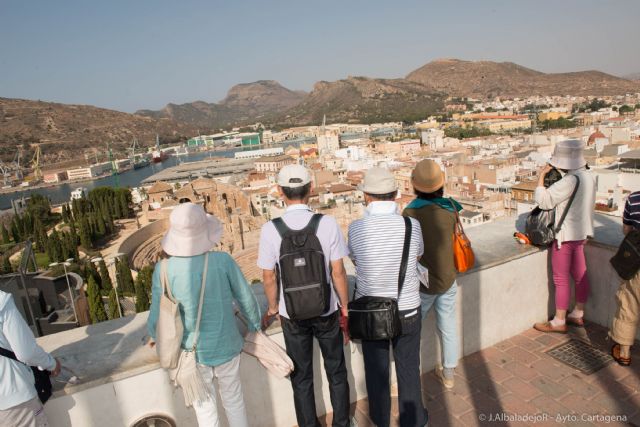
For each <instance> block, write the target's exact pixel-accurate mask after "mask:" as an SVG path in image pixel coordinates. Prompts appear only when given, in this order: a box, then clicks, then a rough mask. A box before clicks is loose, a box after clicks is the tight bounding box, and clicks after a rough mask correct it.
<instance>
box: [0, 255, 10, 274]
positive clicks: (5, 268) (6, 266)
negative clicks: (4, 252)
mask: <svg viewBox="0 0 640 427" xmlns="http://www.w3.org/2000/svg"><path fill="white" fill-rule="evenodd" d="M12 270H13V267H11V262H10V261H9V257H8V256H3V257H2V266H0V271H1V272H2V274H9V273H11V271H12Z"/></svg>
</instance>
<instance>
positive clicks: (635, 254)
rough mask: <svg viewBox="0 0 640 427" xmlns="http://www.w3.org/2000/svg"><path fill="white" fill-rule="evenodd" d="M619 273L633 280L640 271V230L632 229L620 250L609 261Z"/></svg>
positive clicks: (626, 278)
mask: <svg viewBox="0 0 640 427" xmlns="http://www.w3.org/2000/svg"><path fill="white" fill-rule="evenodd" d="M609 262H610V263H611V265H612V266H613V268H614V269H615V270H616V272H617V273H618V275H619V276H620V277H621V278H623V279H624V280H631V279H633V277H634V276H635V275H636V274H637V273H638V271H640V231H639V230H632V231H630V232H629V233H627V235H626V236H625V237H624V240H623V241H622V243H621V244H620V247H619V248H618V252H616V254H615V255H614V256H613V258H611V260H610V261H609Z"/></svg>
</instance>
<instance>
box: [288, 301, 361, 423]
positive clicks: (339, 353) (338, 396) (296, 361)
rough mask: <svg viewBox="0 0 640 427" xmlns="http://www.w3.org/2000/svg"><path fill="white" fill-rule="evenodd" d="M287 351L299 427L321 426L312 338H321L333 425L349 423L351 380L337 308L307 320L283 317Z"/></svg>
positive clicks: (319, 340)
mask: <svg viewBox="0 0 640 427" xmlns="http://www.w3.org/2000/svg"><path fill="white" fill-rule="evenodd" d="M282 331H283V333H284V342H285V345H286V347H287V354H288V355H289V357H290V358H291V360H292V361H293V366H294V370H293V373H292V374H291V385H292V386H293V403H294V405H295V408H296V419H297V420H298V426H299V427H316V426H319V425H320V424H319V422H318V418H317V415H316V401H315V396H314V391H313V338H314V337H315V338H316V339H317V340H318V344H319V345H320V351H321V352H322V358H323V359H324V370H325V373H326V375H327V381H328V382H329V394H330V397H331V405H332V406H333V426H334V427H348V426H349V382H348V380H347V367H346V365H345V361H344V352H343V349H342V346H343V341H342V331H341V330H340V327H339V323H338V312H335V313H333V314H331V315H329V316H326V317H315V318H313V319H308V320H299V321H294V320H289V319H285V318H284V317H283V318H282Z"/></svg>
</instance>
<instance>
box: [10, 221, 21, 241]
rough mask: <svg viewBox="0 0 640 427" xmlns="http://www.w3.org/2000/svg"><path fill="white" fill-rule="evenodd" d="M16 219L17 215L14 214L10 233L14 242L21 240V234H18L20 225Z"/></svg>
mask: <svg viewBox="0 0 640 427" xmlns="http://www.w3.org/2000/svg"><path fill="white" fill-rule="evenodd" d="M18 221H19V217H18V215H16V216H14V217H13V220H12V221H11V235H12V236H13V241H14V242H15V243H20V242H22V235H21V234H20V225H19V223H18Z"/></svg>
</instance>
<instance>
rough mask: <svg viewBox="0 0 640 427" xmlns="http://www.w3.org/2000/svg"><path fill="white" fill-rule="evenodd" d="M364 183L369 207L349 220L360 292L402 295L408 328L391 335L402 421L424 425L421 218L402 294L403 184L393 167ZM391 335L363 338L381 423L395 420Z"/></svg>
mask: <svg viewBox="0 0 640 427" xmlns="http://www.w3.org/2000/svg"><path fill="white" fill-rule="evenodd" d="M360 189H361V190H362V191H363V192H364V193H365V202H366V204H367V209H366V211H365V216H364V218H362V219H359V220H356V221H354V222H353V223H352V224H351V225H350V226H349V251H350V257H351V259H352V260H353V261H354V263H355V265H356V284H357V285H356V298H359V297H362V296H378V297H387V298H398V309H399V310H400V317H401V321H402V334H401V335H400V336H398V337H396V338H394V339H393V340H391V346H392V347H393V356H394V359H395V362H396V376H397V378H398V391H399V393H398V407H399V408H400V426H401V427H405V426H406V427H409V426H411V427H415V426H424V425H426V424H427V421H428V414H427V410H426V409H425V408H424V405H423V404H422V388H421V383H420V330H421V325H422V323H421V316H420V294H419V288H420V282H419V280H418V276H417V272H416V263H417V260H418V258H420V256H422V253H423V243H422V232H421V230H420V223H419V222H418V221H417V220H415V219H413V218H411V219H410V220H411V227H412V230H411V240H410V246H409V256H408V260H407V271H406V276H405V279H404V283H403V285H402V291H401V292H400V295H398V276H399V269H400V264H401V261H402V252H403V247H404V235H405V222H404V219H403V217H402V216H401V215H400V213H399V210H398V205H397V204H396V203H395V201H394V200H395V197H396V194H397V186H396V182H395V178H394V176H393V174H392V173H391V172H389V171H388V170H386V169H382V168H372V169H370V170H369V171H367V173H366V175H365V177H364V182H363V184H362V185H361V187H360ZM389 344H390V343H389V341H386V340H381V341H368V340H363V341H362V355H363V358H364V369H365V379H366V383H367V393H368V399H369V416H370V417H371V420H372V421H373V422H374V423H375V424H376V425H377V426H379V427H387V426H389V423H390V411H391V395H390V386H389Z"/></svg>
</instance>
